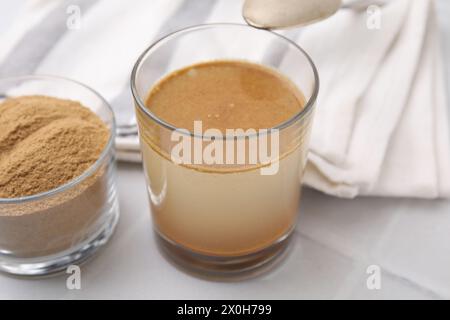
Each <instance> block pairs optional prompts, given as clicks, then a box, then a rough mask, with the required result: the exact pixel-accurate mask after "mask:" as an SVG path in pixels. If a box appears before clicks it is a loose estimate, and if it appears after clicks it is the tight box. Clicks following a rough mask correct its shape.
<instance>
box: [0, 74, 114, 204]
mask: <svg viewBox="0 0 450 320" xmlns="http://www.w3.org/2000/svg"><path fill="white" fill-rule="evenodd" d="M24 80H25V81H26V80H47V81H55V82H66V83H70V84H72V85H73V84H75V85H77V86H80V87H82V88H84V89H87V90H88V91H90V92H91V93H93V94H94V95H95V96H96V97H97V98H99V99H100V100H101V101H102V103H103V104H104V105H105V106H106V108H107V109H108V111H109V112H110V113H111V116H112V117H111V119H112V121H111V128H110V129H109V131H110V136H109V140H108V142H107V144H106V145H105V147H104V148H103V151H102V153H101V154H100V156H99V158H98V159H97V160H96V161H95V162H94V163H93V164H92V165H91V166H90V167H89V168H88V169H87V170H85V171H84V172H83V173H82V174H81V175H79V176H78V177H76V178H74V179H72V180H70V181H68V182H66V183H65V184H62V185H60V186H58V187H56V188H53V189H51V190H48V191H44V192H40V193H36V194H33V195H29V196H23V197H16V198H0V205H1V204H21V203H26V202H30V201H35V200H40V199H43V198H47V197H50V196H53V195H56V194H59V193H62V192H64V191H67V190H69V189H71V188H72V187H75V186H77V185H78V184H80V183H81V182H83V181H84V180H86V179H87V178H89V177H90V176H91V175H92V174H93V173H94V172H95V171H97V169H98V168H99V167H100V165H101V164H102V163H103V162H104V160H105V159H106V158H107V156H108V154H109V152H110V151H111V149H112V148H113V146H114V141H115V138H116V126H117V125H116V119H115V116H114V111H113V109H112V108H111V106H110V104H109V103H108V101H106V99H105V98H103V96H102V95H101V94H100V93H98V92H97V91H96V90H94V89H92V88H91V87H89V86H87V85H85V84H84V83H82V82H79V81H77V80H72V79H69V78H65V77H60V76H54V75H39V74H38V75H24V76H16V77H5V78H0V83H1V82H7V81H24ZM86 107H88V106H86Z"/></svg>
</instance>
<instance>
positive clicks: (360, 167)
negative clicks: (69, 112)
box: [0, 0, 450, 198]
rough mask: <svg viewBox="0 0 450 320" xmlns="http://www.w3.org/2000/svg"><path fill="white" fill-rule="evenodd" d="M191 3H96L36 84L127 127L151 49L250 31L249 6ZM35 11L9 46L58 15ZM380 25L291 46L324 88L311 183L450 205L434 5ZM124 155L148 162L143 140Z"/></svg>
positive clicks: (353, 16) (326, 27)
mask: <svg viewBox="0 0 450 320" xmlns="http://www.w3.org/2000/svg"><path fill="white" fill-rule="evenodd" d="M77 2H79V3H81V4H83V3H84V2H85V1H84V0H77ZM195 2H196V1H190V0H185V1H183V0H175V1H170V4H168V3H167V1H164V0H155V1H145V0H135V1H133V4H132V5H131V4H124V2H123V1H121V0H108V1H106V0H95V1H91V2H89V5H90V6H91V7H90V9H89V10H88V11H87V12H86V13H83V15H82V18H83V21H82V22H83V27H82V28H81V29H80V30H73V31H69V32H65V34H64V35H62V36H61V37H60V39H59V38H58V42H57V43H55V44H54V45H53V46H51V47H50V48H51V50H49V52H48V53H47V54H46V55H45V58H43V59H42V61H40V62H39V64H37V63H36V66H37V67H36V68H35V70H33V72H36V73H45V74H56V75H62V76H65V77H69V78H73V79H76V80H79V81H82V82H84V83H86V84H88V85H90V86H92V87H93V88H95V89H96V90H98V91H99V92H100V93H101V94H102V95H104V96H105V97H106V99H108V100H109V101H111V103H112V105H113V107H114V108H115V111H116V113H117V115H118V119H119V123H120V122H121V121H124V119H126V121H128V122H129V121H130V119H132V115H133V105H132V99H131V96H130V95H129V88H128V81H129V72H130V70H131V67H132V65H133V63H134V61H135V60H136V58H137V56H138V55H139V54H140V52H142V51H143V50H144V48H145V47H146V46H148V44H149V43H150V42H151V41H153V40H155V38H156V37H158V36H161V35H162V34H164V33H167V32H170V31H173V30H174V29H179V28H181V27H183V26H187V25H189V24H191V25H192V24H198V23H204V22H240V23H242V18H241V15H240V9H241V5H242V2H241V1H229V0H218V1H208V2H207V3H208V6H210V7H211V10H209V11H208V10H205V8H204V7H205V5H201V6H200V8H202V10H203V11H202V13H201V14H199V13H198V14H197V15H196V12H199V10H190V8H189V7H188V6H189V5H192V4H193V3H195ZM31 3H32V4H33V5H29V6H28V9H27V10H25V13H24V16H25V17H27V16H29V15H30V11H31V9H32V11H33V12H40V13H39V14H38V15H36V16H34V18H33V19H28V20H26V19H23V20H22V21H24V22H23V23H22V24H20V25H19V26H15V27H14V28H12V29H13V30H11V32H8V34H9V36H8V37H9V38H14V35H16V36H17V37H23V35H24V34H26V29H27V28H26V26H24V25H23V24H26V23H28V28H33V27H35V26H37V25H39V23H42V22H43V21H45V19H46V17H47V16H48V12H52V10H53V11H55V10H56V9H55V6H54V5H53V6H49V5H48V4H46V5H45V4H44V3H46V2H40V1H37V0H33V1H31ZM202 3H203V4H204V3H205V2H202ZM37 4H39V5H37ZM84 5H86V4H84ZM30 8H31V9H30ZM39 8H41V9H39ZM197 9H198V8H197ZM63 14H65V13H64V12H63ZM174 15H175V16H174ZM380 18H381V25H380V27H381V28H380V29H369V28H368V27H367V24H366V22H367V19H368V15H367V13H366V12H365V11H353V10H341V11H339V12H338V13H337V14H336V15H335V16H333V17H331V18H329V19H327V20H326V21H323V22H320V23H317V24H315V25H312V26H309V27H306V28H304V29H302V30H301V33H300V35H299V36H298V37H294V36H293V35H292V33H289V34H287V36H290V37H291V38H292V37H293V38H294V40H295V41H296V42H297V43H299V44H300V45H301V46H302V47H304V48H305V49H306V51H307V52H308V53H309V54H310V56H311V57H312V59H313V60H314V61H315V63H316V65H317V67H318V69H319V74H320V79H321V88H320V95H319V98H318V101H317V108H316V116H315V120H314V126H313V133H312V139H311V152H310V158H309V160H310V161H309V163H308V166H307V170H306V174H305V181H304V182H305V184H306V185H308V186H311V187H313V188H316V189H318V190H321V191H323V192H325V193H328V194H332V195H336V196H340V197H355V196H357V195H374V196H398V197H419V198H437V197H450V150H449V149H450V142H449V133H448V115H447V101H446V95H445V88H444V87H445V86H444V76H443V67H442V56H441V51H440V47H439V39H438V32H437V26H436V18H435V15H434V8H433V1H432V0H392V1H390V3H389V4H387V5H385V6H383V7H382V8H381V15H380ZM56 38H57V37H56V36H55V39H56ZM16 42H17V41H16V40H15V41H14V42H13V41H11V45H10V47H12V46H13V45H15V43H16ZM10 50H11V48H8V43H6V44H2V45H0V73H1V70H2V69H1V65H2V62H1V60H2V59H4V57H5V56H7V55H8V51H10ZM282 63H283V62H282ZM284 63H289V61H288V60H287V58H286V61H284ZM7 69H8V68H7ZM117 148H118V157H119V159H121V160H123V161H134V162H138V161H140V154H139V145H138V138H137V136H135V135H129V136H124V137H118V138H117Z"/></svg>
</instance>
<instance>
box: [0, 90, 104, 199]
mask: <svg viewBox="0 0 450 320" xmlns="http://www.w3.org/2000/svg"><path fill="white" fill-rule="evenodd" d="M0 128H1V130H0V173H1V175H0V198H16V197H22V196H29V195H33V194H37V193H41V192H45V191H48V190H51V189H54V188H57V187H58V186H60V185H63V184H65V183H67V182H69V181H71V180H73V179H74V178H76V177H78V176H79V175H81V174H82V173H83V172H84V171H86V170H87V169H88V168H89V167H90V166H91V165H92V164H93V163H94V162H95V161H96V160H97V159H98V158H99V156H100V154H101V153H102V151H103V149H104V148H105V146H106V144H107V142H108V139H109V131H108V128H107V127H106V125H105V124H104V123H103V122H102V120H101V119H99V118H98V117H97V115H95V114H94V113H93V112H92V111H90V110H89V109H87V108H85V107H83V106H82V105H81V104H80V103H78V102H74V101H69V100H60V99H56V98H50V97H43V96H27V97H19V98H13V99H9V100H7V101H5V102H4V103H2V104H0Z"/></svg>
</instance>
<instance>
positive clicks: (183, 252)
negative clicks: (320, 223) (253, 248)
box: [155, 231, 292, 281]
mask: <svg viewBox="0 0 450 320" xmlns="http://www.w3.org/2000/svg"><path fill="white" fill-rule="evenodd" d="M291 234H292V231H290V232H289V233H287V234H286V235H284V236H283V237H281V238H280V239H278V241H277V242H275V243H273V244H272V245H271V246H269V247H267V248H265V249H262V250H260V251H258V252H255V253H251V254H248V255H244V256H236V257H218V256H208V255H203V254H199V253H196V252H193V251H192V250H189V249H187V248H185V247H182V246H180V245H178V244H176V243H174V242H173V241H171V240H170V239H167V238H166V237H164V236H163V235H161V234H159V233H158V231H155V238H156V242H157V243H158V248H159V249H160V251H161V253H162V254H163V255H164V256H165V257H166V258H167V259H168V261H169V262H170V263H172V264H173V265H174V266H175V267H177V268H179V269H181V270H182V271H184V272H187V273H189V274H191V275H193V276H196V277H200V278H204V279H208V280H216V281H237V280H243V279H248V278H254V277H257V276H259V275H261V274H263V273H266V272H269V271H270V270H272V269H273V268H274V267H276V266H277V265H278V264H279V262H281V261H282V260H283V259H284V258H285V257H286V255H287V252H288V250H287V249H288V248H289V243H290V238H291Z"/></svg>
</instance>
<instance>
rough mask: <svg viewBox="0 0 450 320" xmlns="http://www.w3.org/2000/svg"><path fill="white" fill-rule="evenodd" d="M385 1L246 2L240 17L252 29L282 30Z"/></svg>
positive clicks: (293, 0) (251, 0)
mask: <svg viewBox="0 0 450 320" xmlns="http://www.w3.org/2000/svg"><path fill="white" fill-rule="evenodd" d="M385 3H386V0H352V1H349V2H347V3H345V4H343V1H342V0H245V3H244V7H243V10H242V15H243V17H244V20H245V21H246V22H247V23H248V24H249V25H251V26H253V27H256V28H263V29H285V28H290V27H297V26H305V25H308V24H311V23H314V22H317V21H320V20H323V19H326V18H328V17H330V16H332V15H333V14H335V13H336V11H338V10H339V9H340V8H351V9H361V8H365V7H367V6H369V5H372V4H376V5H383V4H385Z"/></svg>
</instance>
